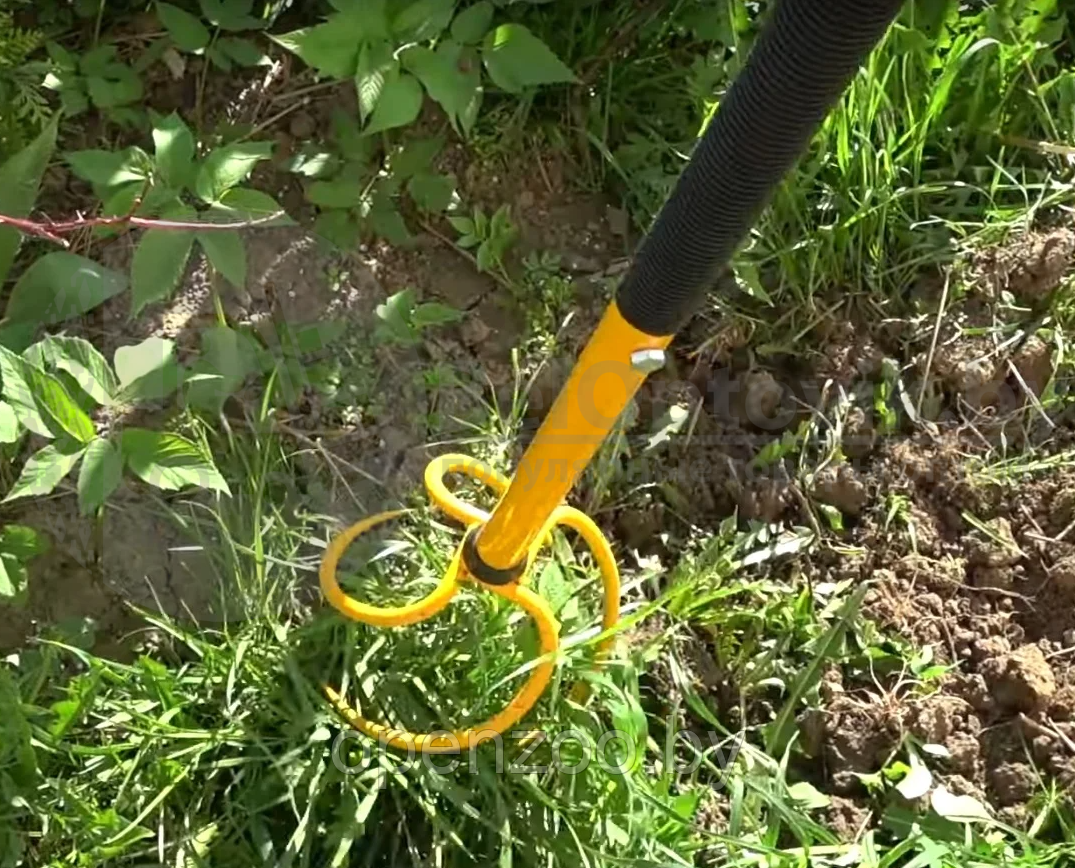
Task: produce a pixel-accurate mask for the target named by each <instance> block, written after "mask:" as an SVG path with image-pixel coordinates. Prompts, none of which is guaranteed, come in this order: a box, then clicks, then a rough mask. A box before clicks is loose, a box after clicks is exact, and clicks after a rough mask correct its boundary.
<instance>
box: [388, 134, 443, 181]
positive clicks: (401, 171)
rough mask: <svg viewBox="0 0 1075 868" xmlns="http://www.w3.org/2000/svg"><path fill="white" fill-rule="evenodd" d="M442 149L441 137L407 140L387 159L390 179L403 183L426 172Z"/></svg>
mask: <svg viewBox="0 0 1075 868" xmlns="http://www.w3.org/2000/svg"><path fill="white" fill-rule="evenodd" d="M443 147H444V137H443V136H432V137H430V138H426V139H409V140H408V141H407V142H406V144H404V145H403V147H401V148H400V149H399V150H398V151H396V152H395V153H394V154H392V155H391V157H390V158H389V170H390V172H391V174H392V177H393V178H395V179H397V180H399V181H405V180H406V179H407V178H410V177H412V176H413V175H417V174H418V173H419V172H425V171H427V170H428V169H429V168H430V166H431V165H432V164H433V160H434V158H435V157H436V156H437V154H439V153H440V151H441V148H443Z"/></svg>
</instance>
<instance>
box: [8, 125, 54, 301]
mask: <svg viewBox="0 0 1075 868" xmlns="http://www.w3.org/2000/svg"><path fill="white" fill-rule="evenodd" d="M58 123H59V115H57V116H56V117H55V118H53V119H52V121H51V123H49V124H48V125H47V126H46V127H45V129H43V130H42V131H41V134H40V135H38V137H37V138H36V139H34V140H33V141H32V142H30V144H29V145H27V146H26V147H25V148H23V149H22V150H21V151H19V152H18V153H17V154H15V155H14V156H12V157H11V158H9V159H8V160H6V161H5V162H4V164H3V165H0V214H6V215H8V216H9V217H25V216H26V215H27V214H29V213H30V211H31V210H33V207H34V201H35V200H36V199H37V188H38V187H39V186H40V185H41V176H42V175H44V174H45V169H46V167H47V166H48V164H49V160H50V159H51V158H52V151H53V149H54V148H55V147H56V127H57V124H58ZM21 241H22V234H21V233H20V232H19V230H17V229H15V228H14V227H11V226H0V281H3V279H4V278H5V277H7V273H8V271H9V270H10V268H11V263H12V262H14V261H15V253H16V251H18V249H19V243H20V242H21Z"/></svg>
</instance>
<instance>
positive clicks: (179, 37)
mask: <svg viewBox="0 0 1075 868" xmlns="http://www.w3.org/2000/svg"><path fill="white" fill-rule="evenodd" d="M157 17H159V18H160V20H161V24H163V25H164V28H165V29H166V30H167V31H168V34H169V35H170V36H171V37H172V41H173V42H175V44H176V46H177V47H178V48H179V49H181V50H182V51H201V50H202V49H203V48H205V46H207V45H208V44H209V38H210V37H209V30H208V28H206V26H205V25H204V24H202V23H201V21H199V20H198V19H197V18H195V17H194V16H193V15H191V14H190V13H189V12H187V11H186V10H184V9H180V8H179V7H178V6H173V5H172V4H171V3H161V2H158V3H157Z"/></svg>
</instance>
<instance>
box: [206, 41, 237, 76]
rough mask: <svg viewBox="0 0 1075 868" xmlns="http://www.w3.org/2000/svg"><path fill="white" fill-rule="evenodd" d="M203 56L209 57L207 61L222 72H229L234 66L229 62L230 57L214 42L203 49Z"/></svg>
mask: <svg viewBox="0 0 1075 868" xmlns="http://www.w3.org/2000/svg"><path fill="white" fill-rule="evenodd" d="M205 56H206V57H208V58H209V61H210V62H211V63H212V64H213V66H215V67H216V68H217V69H219V70H222V71H223V72H231V71H232V70H233V69H234V68H235V64H234V63H232V62H231V58H230V57H228V55H226V54H225V53H224V52H223V51H221V50H220V46H219V45H217V44H216V43H213V44H212V45H210V46H209V47H208V48H207V49H205Z"/></svg>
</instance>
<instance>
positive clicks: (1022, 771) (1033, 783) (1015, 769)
mask: <svg viewBox="0 0 1075 868" xmlns="http://www.w3.org/2000/svg"><path fill="white" fill-rule="evenodd" d="M989 783H990V785H991V786H992V788H993V792H994V793H995V794H996V797H997V801H998V802H1000V804H1002V805H1016V804H1019V803H1021V802H1025V801H1026V800H1027V799H1029V798H1030V796H1031V795H1033V793H1034V791H1035V790H1036V789H1037V786H1038V780H1037V777H1036V776H1035V774H1034V770H1033V769H1032V768H1031V767H1030V766H1028V765H1025V764H1023V763H1004V764H1003V765H1001V766H998V767H997V768H995V769H993V771H992V772H991V773H990V775H989Z"/></svg>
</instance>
